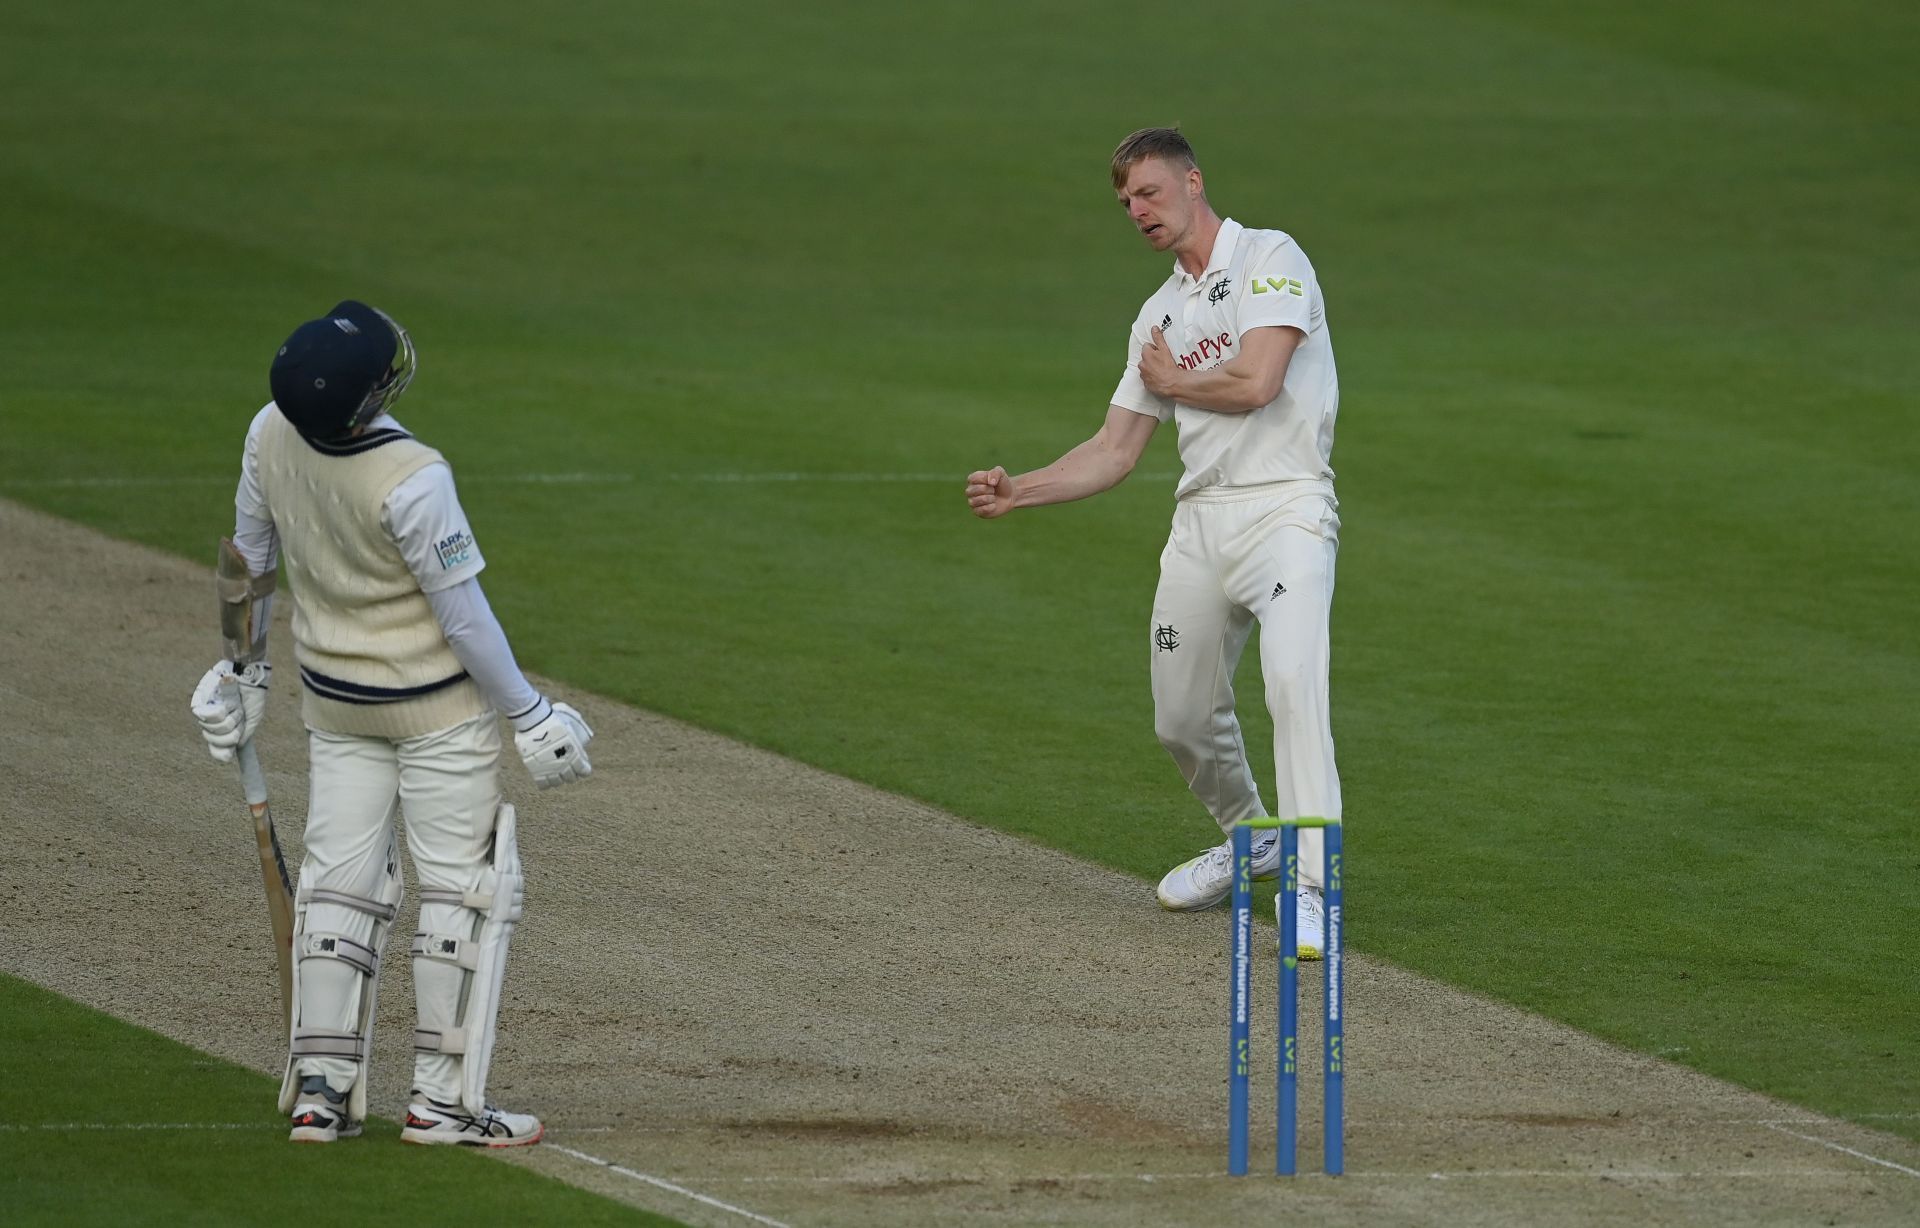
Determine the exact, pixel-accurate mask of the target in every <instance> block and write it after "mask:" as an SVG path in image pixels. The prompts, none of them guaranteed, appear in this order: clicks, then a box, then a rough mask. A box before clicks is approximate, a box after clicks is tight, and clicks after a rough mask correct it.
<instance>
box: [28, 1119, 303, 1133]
mask: <svg viewBox="0 0 1920 1228" xmlns="http://www.w3.org/2000/svg"><path fill="white" fill-rule="evenodd" d="M284 1129H286V1127H285V1126H283V1125H281V1124H279V1123H278V1122H270V1121H123V1122H116V1121H46V1122H32V1123H28V1124H14V1123H11V1122H0V1134H27V1133H31V1132H33V1131H35V1130H63V1131H73V1130H284Z"/></svg>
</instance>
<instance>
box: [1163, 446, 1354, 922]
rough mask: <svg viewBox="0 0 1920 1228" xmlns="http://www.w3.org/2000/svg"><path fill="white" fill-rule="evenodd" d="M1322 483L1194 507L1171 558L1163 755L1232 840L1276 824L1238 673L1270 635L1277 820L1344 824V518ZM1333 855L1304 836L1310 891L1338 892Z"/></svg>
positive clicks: (1183, 511) (1206, 499) (1266, 675)
mask: <svg viewBox="0 0 1920 1228" xmlns="http://www.w3.org/2000/svg"><path fill="white" fill-rule="evenodd" d="M1335 506H1336V503H1335V500H1334V499H1333V495H1332V491H1331V489H1330V488H1329V487H1327V486H1326V485H1325V484H1323V483H1319V482H1297V483H1296V482H1283V483H1276V484H1274V485H1271V486H1263V487H1259V488H1256V489H1248V490H1242V491H1237V492H1235V493H1234V494H1232V495H1227V496H1218V495H1215V496H1206V495H1202V496H1198V497H1195V496H1190V497H1188V498H1186V499H1184V500H1182V501H1181V502H1180V504H1179V505H1178V507H1177V508H1176V509H1175V511H1174V514H1173V531H1172V533H1171V534H1170V535H1169V536H1168V538H1167V547H1166V550H1165V551H1163V552H1162V553H1161V555H1160V587H1159V589H1158V590H1157V591H1156V592H1155V593H1154V597H1153V626H1152V628H1151V638H1150V640H1149V642H1148V652H1149V653H1150V654H1151V656H1152V660H1153V670H1152V673H1153V721H1154V730H1155V732H1156V733H1158V734H1159V735H1160V744H1161V745H1163V746H1165V747H1166V748H1167V751H1168V753H1169V754H1171V755H1172V756H1173V761H1174V763H1176V764H1177V765H1179V768H1180V774H1181V775H1182V776H1184V777H1186V780H1187V787H1188V788H1190V789H1192V790H1193V795H1194V796H1195V797H1197V798H1198V799H1200V803H1201V804H1202V805H1204V806H1205V807H1206V808H1207V813H1209V814H1211V815H1212V816H1213V817H1214V819H1215V821H1216V822H1218V823H1219V824H1220V827H1221V830H1222V831H1231V830H1232V827H1233V824H1234V823H1235V822H1237V821H1238V820H1240V819H1248V818H1257V817H1261V816H1264V815H1266V813H1267V810H1266V808H1265V807H1264V806H1263V805H1262V804H1261V801H1260V789H1259V786H1258V785H1256V784H1255V783H1254V779H1253V769H1252V768H1251V767H1249V766H1248V763H1247V747H1246V742H1245V740H1244V738H1243V737H1242V736H1241V732H1240V721H1239V718H1238V717H1236V716H1235V715H1234V710H1233V672H1234V669H1235V668H1236V667H1237V666H1238V665H1239V664H1240V653H1241V650H1242V649H1244V648H1245V647H1246V646H1247V636H1248V635H1249V634H1251V632H1252V630H1253V625H1254V623H1255V622H1256V621H1257V622H1258V623H1259V624H1260V673H1261V676H1262V678H1263V679H1264V681H1265V683H1266V694H1267V710H1268V711H1269V712H1270V713H1272V715H1273V758H1274V766H1275V777H1276V779H1275V781H1274V789H1275V798H1274V803H1275V811H1274V813H1276V814H1277V815H1279V817H1281V818H1284V819H1294V818H1303V817H1311V818H1325V819H1337V818H1339V817H1340V775H1339V772H1338V771H1337V770H1336V769H1335V767H1334V762H1333V726H1332V723H1331V720H1330V709H1329V705H1328V700H1327V667H1328V660H1329V655H1330V654H1329V649H1328V639H1327V629H1328V618H1329V615H1330V613H1331V611H1332V607H1333V563H1334V555H1335V554H1336V553H1337V551H1338V549H1339V543H1340V517H1339V516H1338V515H1336V514H1335V511H1334V509H1335ZM1325 860H1326V842H1325V840H1324V838H1323V835H1322V833H1321V832H1320V831H1319V830H1317V829H1313V828H1309V829H1306V830H1304V831H1302V832H1301V833H1300V879H1301V881H1302V882H1304V883H1310V884H1312V885H1314V886H1320V885H1321V884H1323V883H1324V882H1325Z"/></svg>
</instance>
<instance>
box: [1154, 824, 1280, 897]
mask: <svg viewBox="0 0 1920 1228" xmlns="http://www.w3.org/2000/svg"><path fill="white" fill-rule="evenodd" d="M1279 876H1280V838H1279V837H1278V836H1275V837H1273V838H1272V839H1271V840H1264V841H1263V840H1261V839H1260V838H1259V837H1258V836H1255V837H1254V841H1253V877H1254V878H1256V879H1268V878H1278V877H1279ZM1232 890H1233V841H1231V840H1229V841H1227V842H1226V843H1225V844H1217V845H1215V846H1214V847H1212V848H1210V849H1208V850H1207V851H1206V852H1204V853H1202V854H1200V855H1199V856H1198V857H1195V858H1194V859H1193V860H1192V861H1183V862H1181V863H1180V864H1179V865H1177V866H1175V867H1174V868H1173V869H1171V870H1168V871H1167V876H1166V877H1165V878H1163V879H1161V880H1160V887H1159V889H1158V891H1157V893H1156V894H1158V896H1159V897H1160V907H1162V908H1165V909H1167V910H1169V911H1171V912H1196V911H1198V910H1200V909H1202V908H1212V907H1213V906H1214V905H1215V904H1218V903H1219V902H1220V901H1221V900H1224V899H1226V898H1227V894H1228V893H1229V892H1231V891H1232Z"/></svg>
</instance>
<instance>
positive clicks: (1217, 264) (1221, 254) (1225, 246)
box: [1173, 218, 1246, 285]
mask: <svg viewBox="0 0 1920 1228" xmlns="http://www.w3.org/2000/svg"><path fill="white" fill-rule="evenodd" d="M1244 229H1246V228H1245V227H1243V226H1242V225H1240V223H1238V222H1236V221H1234V220H1233V219H1232V218H1226V219H1223V220H1222V221H1221V223H1220V233H1219V234H1217V235H1215V236H1213V251H1212V253H1211V254H1209V255H1208V256H1207V267H1206V268H1204V269H1202V270H1200V276H1198V277H1189V276H1187V271H1186V270H1185V269H1183V268H1181V267H1180V261H1179V260H1177V259H1176V260H1175V261H1174V262H1173V271H1174V273H1175V274H1176V275H1177V276H1178V277H1179V278H1180V280H1181V284H1183V285H1194V284H1197V283H1199V282H1203V281H1205V280H1207V279H1208V278H1209V277H1212V276H1213V275H1214V274H1215V273H1218V272H1220V271H1221V270H1223V269H1225V268H1226V267H1227V265H1228V264H1230V263H1231V262H1232V260H1233V249H1234V248H1235V247H1236V246H1237V245H1238V244H1239V242H1240V232H1241V231H1242V230H1244Z"/></svg>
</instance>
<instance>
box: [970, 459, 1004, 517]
mask: <svg viewBox="0 0 1920 1228" xmlns="http://www.w3.org/2000/svg"><path fill="white" fill-rule="evenodd" d="M967 506H968V507H970V508H972V509H973V514H974V515H976V516H978V517H980V519H982V520H992V519H993V518H994V517H996V516H1004V515H1006V514H1007V513H1008V512H1010V511H1012V510H1013V479H1012V478H1010V477H1008V476H1007V471H1006V470H1005V469H1003V468H1001V467H1000V466H999V465H995V466H994V467H993V468H991V469H977V470H975V471H974V472H972V473H969V474H968V475H967Z"/></svg>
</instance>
